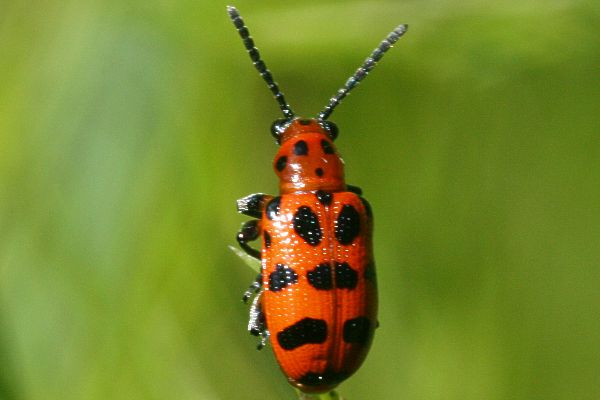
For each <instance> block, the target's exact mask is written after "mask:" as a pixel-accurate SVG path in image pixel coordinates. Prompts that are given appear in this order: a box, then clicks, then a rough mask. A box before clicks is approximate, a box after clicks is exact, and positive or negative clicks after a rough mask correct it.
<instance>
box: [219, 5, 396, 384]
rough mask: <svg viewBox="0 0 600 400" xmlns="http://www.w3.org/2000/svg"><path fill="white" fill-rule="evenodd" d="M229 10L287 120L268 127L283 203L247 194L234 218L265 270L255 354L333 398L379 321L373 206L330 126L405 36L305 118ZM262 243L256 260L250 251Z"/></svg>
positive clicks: (391, 38) (255, 309)
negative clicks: (348, 175)
mask: <svg viewBox="0 0 600 400" xmlns="http://www.w3.org/2000/svg"><path fill="white" fill-rule="evenodd" d="M227 10H228V13H229V16H230V18H231V20H232V21H233V23H234V25H235V27H236V29H237V31H238V32H239V34H240V36H241V37H242V40H243V42H244V46H245V47H246V50H247V51H248V53H249V54H250V58H251V59H252V61H253V62H254V66H255V67H256V69H257V70H258V72H259V73H260V75H261V76H262V77H263V79H264V80H265V81H266V82H267V85H268V86H269V89H270V90H271V92H273V94H274V96H275V99H276V100H277V102H278V103H279V106H280V108H281V111H282V112H283V115H284V118H283V119H278V120H276V121H275V122H274V123H273V126H272V134H273V136H274V137H275V139H276V140H277V143H278V144H279V145H280V148H279V151H278V152H277V155H276V156H275V161H274V168H275V172H276V174H277V176H278V177H279V190H280V195H279V196H277V197H274V196H269V195H265V194H262V193H258V194H251V195H249V196H246V197H244V198H242V199H240V200H238V203H237V206H238V211H239V212H240V213H243V214H246V215H249V216H251V217H254V218H256V219H253V220H251V221H248V222H246V223H244V224H243V226H242V228H241V230H240V231H239V233H238V235H237V240H238V242H239V244H240V246H241V247H242V249H243V250H244V251H245V252H246V253H247V254H249V255H251V256H253V257H255V258H257V259H259V260H261V264H262V268H261V269H262V272H261V274H259V276H258V277H257V279H256V281H255V282H254V283H253V284H252V285H251V286H250V288H249V289H248V290H247V291H246V293H245V294H244V301H246V302H247V301H248V300H250V299H251V298H252V297H253V296H254V299H253V301H252V307H251V309H250V321H249V323H248V329H249V331H250V332H251V333H252V334H253V335H256V336H259V337H260V338H261V339H260V344H259V346H258V348H259V349H260V348H262V347H263V346H264V345H265V343H266V341H267V340H268V339H270V342H271V345H272V347H273V350H274V352H275V356H276V358H277V361H278V362H279V365H280V367H281V369H282V370H283V372H284V374H285V375H286V376H287V378H288V380H289V382H290V383H291V384H292V385H294V386H295V387H297V388H299V389H300V390H302V391H304V392H307V393H320V392H325V391H329V390H331V389H333V388H334V387H336V386H337V385H338V384H339V383H340V382H342V381H343V380H345V379H346V378H348V377H349V376H350V375H352V374H353V373H354V372H355V371H356V370H357V369H358V367H359V366H360V365H361V364H362V362H363V360H364V359H365V357H366V355H367V352H368V350H369V347H370V345H371V341H372V339H373V333H374V330H375V328H376V326H377V324H378V322H377V283H376V278H375V263H374V260H373V248H372V242H371V238H372V230H373V216H372V213H371V207H370V206H369V203H368V202H367V201H366V200H365V199H364V198H363V197H361V194H362V192H361V190H360V189H359V188H358V187H355V186H351V185H347V184H346V183H345V181H344V163H343V161H342V159H341V157H340V155H339V154H338V152H337V150H336V148H335V146H334V144H333V141H334V140H335V138H336V136H337V127H336V126H335V124H333V123H332V122H330V121H327V118H328V117H329V115H330V114H331V113H332V111H333V109H334V108H335V107H336V106H337V105H338V104H339V103H340V101H341V100H342V99H343V98H344V97H345V96H346V95H347V94H348V92H349V91H350V90H352V88H354V87H355V86H356V85H357V84H358V83H359V82H360V81H361V80H362V79H363V78H364V77H365V76H366V75H367V74H368V73H369V71H370V70H371V69H372V68H373V67H374V66H375V64H376V63H377V61H379V60H380V59H381V57H382V56H383V54H384V53H385V52H386V51H387V50H389V48H390V47H391V46H392V45H393V44H394V43H395V42H396V41H397V40H398V39H399V38H400V36H402V35H403V34H404V32H405V31H406V28H407V27H406V25H400V26H398V27H397V28H396V29H394V30H393V31H392V32H391V33H390V34H389V35H388V36H387V37H386V38H385V39H384V40H383V41H382V42H381V44H380V45H379V46H378V47H377V48H376V49H375V50H374V51H373V53H372V54H371V55H370V57H369V58H367V59H366V61H365V62H364V63H363V64H362V65H361V67H360V68H359V69H358V70H357V71H356V73H355V74H354V75H353V76H352V77H351V78H350V79H349V80H348V81H347V82H346V84H345V86H344V87H343V88H342V89H340V90H339V91H338V93H337V94H336V95H335V96H334V97H333V98H331V100H330V102H329V104H328V105H327V106H326V107H325V109H324V110H323V111H321V113H319V115H318V116H317V117H316V118H312V119H303V118H298V117H296V116H295V114H294V113H293V111H292V109H291V108H290V106H289V105H288V104H287V102H286V100H285V98H284V96H283V93H282V92H281V91H280V90H279V87H278V86H277V84H276V83H275V81H274V80H273V77H272V75H271V72H270V71H269V70H268V69H267V67H266V65H265V63H264V62H263V61H262V60H261V58H260V54H259V52H258V49H257V48H256V47H255V46H254V41H253V40H252V38H251V37H250V33H249V32H248V28H246V26H245V24H244V21H243V20H242V18H241V17H240V15H239V13H238V11H237V10H236V9H235V8H234V7H231V6H230V7H228V8H227ZM259 237H262V249H261V250H260V251H259V250H256V249H254V248H252V247H251V246H250V245H249V244H248V242H251V241H253V240H256V239H258V238H259Z"/></svg>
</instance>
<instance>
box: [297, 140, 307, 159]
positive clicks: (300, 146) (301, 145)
mask: <svg viewBox="0 0 600 400" xmlns="http://www.w3.org/2000/svg"><path fill="white" fill-rule="evenodd" d="M294 154H295V155H297V156H306V155H308V145H307V144H306V142H305V141H304V140H298V141H297V142H296V143H294Z"/></svg>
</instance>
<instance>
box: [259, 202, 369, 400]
mask: <svg viewBox="0 0 600 400" xmlns="http://www.w3.org/2000/svg"><path fill="white" fill-rule="evenodd" d="M321 194H323V193H321ZM317 195H318V193H316V192H305V193H295V194H285V195H282V196H281V197H279V198H275V199H274V200H272V201H271V203H269V205H268V206H267V208H266V210H265V212H264V215H263V218H262V229H263V238H264V241H265V243H264V244H263V248H262V276H263V288H264V289H265V291H264V293H263V297H262V306H263V311H264V313H265V316H266V323H267V328H268V329H269V331H270V334H271V343H272V346H273V350H274V352H275V356H276V358H277V361H278V362H279V365H280V366H281V369H282V370H283V372H284V373H285V374H286V375H287V377H288V379H289V381H290V382H291V383H292V384H293V385H295V386H297V387H298V388H300V389H301V390H303V391H306V392H324V391H327V390H330V389H332V388H333V387H335V386H337V384H339V382H341V381H342V380H344V379H346V378H347V377H348V376H350V375H351V374H353V373H354V372H355V371H356V370H357V369H358V367H359V366H360V365H361V363H362V362H363V360H364V358H365V356H366V354H367V352H368V350H369V347H370V344H371V340H372V336H373V331H374V329H375V326H376V324H377V292H376V291H377V288H376V282H375V274H374V262H373V253H372V244H371V234H372V218H371V214H370V209H369V208H368V207H369V206H368V204H367V203H366V201H364V200H363V199H361V198H360V197H359V196H358V195H356V194H354V193H351V192H336V193H331V197H330V198H328V201H329V204H323V203H322V202H321V201H320V200H319V198H318V197H317ZM306 207H308V208H309V209H310V211H311V212H312V213H313V214H314V216H316V217H317V219H318V224H319V227H320V229H321V238H320V241H319V242H318V243H317V244H315V243H314V242H315V241H314V240H313V241H312V244H311V243H309V241H307V240H306V239H305V238H303V237H301V236H300V235H299V234H298V232H297V231H298V229H297V228H298V227H297V226H296V225H297V224H298V222H297V221H296V220H297V216H298V213H299V210H300V209H301V208H302V209H303V210H306ZM350 208H352V209H354V210H355V211H356V213H355V214H352V215H353V216H354V217H355V218H358V222H357V224H358V225H359V230H357V231H356V232H354V233H353V236H354V237H353V240H352V242H351V243H347V244H343V243H341V242H340V240H338V238H337V237H338V236H340V233H339V229H338V231H336V226H337V227H338V228H339V224H340V222H339V221H340V218H343V216H341V214H342V212H343V210H348V209H350ZM342 223H343V221H342ZM319 265H329V266H330V271H331V274H332V275H331V277H330V279H331V282H330V285H329V286H331V287H330V288H329V289H323V288H316V287H315V284H314V282H313V283H311V280H310V279H309V278H310V277H311V276H312V277H313V281H314V271H315V268H316V267H317V266H319ZM339 265H345V266H349V267H350V268H351V269H352V270H353V271H355V275H352V276H355V277H356V281H355V282H350V284H348V282H346V283H344V281H340V282H338V281H337V280H338V279H337V278H338V277H337V276H336V272H337V269H336V266H339ZM282 266H284V267H282ZM284 268H285V269H284ZM278 269H279V272H281V271H286V275H285V276H284V275H282V274H281V273H278ZM346 270H347V268H346ZM290 271H292V272H290ZM311 271H312V273H313V275H311ZM341 272H342V273H343V272H344V271H341ZM292 273H293V274H295V277H296V278H295V282H294V279H292V278H293V276H292V275H291V274H292ZM338 275H339V273H338ZM274 276H275V278H277V279H279V278H281V279H283V278H289V276H292V278H290V279H288V280H289V282H288V284H285V282H283V281H285V279H283V280H282V281H281V282H283V286H284V287H281V286H282V285H281V284H277V282H275V287H273V285H274V283H273V279H274V278H273V277H274ZM326 279H327V277H325V280H326ZM281 282H280V283H281ZM321 283H322V282H321ZM317 286H318V285H317ZM321 286H323V285H321ZM325 286H327V285H325ZM340 286H342V287H340ZM343 286H346V287H343ZM348 286H353V287H348ZM273 289H275V290H273ZM306 318H309V319H311V320H313V319H314V320H322V321H325V323H326V326H327V329H326V336H325V338H324V340H322V342H320V343H307V344H302V345H299V346H297V347H296V348H293V349H289V347H291V345H294V344H296V342H294V341H293V338H292V339H289V337H287V339H288V342H289V340H292V342H291V345H290V344H289V343H288V342H284V343H283V344H284V346H285V347H288V348H287V349H286V348H284V347H283V346H282V343H281V332H285V331H286V329H288V331H289V329H290V327H293V326H294V325H295V324H298V323H299V321H302V320H304V319H306ZM352 320H359V321H368V323H366V325H364V326H361V327H359V332H358V334H356V333H355V338H354V339H357V340H353V339H352V338H350V339H349V340H348V338H347V337H345V336H347V331H348V329H347V327H346V325H348V324H347V321H352ZM296 333H297V331H296ZM300 333H302V332H300ZM302 334H305V336H306V335H308V336H310V335H312V334H314V332H313V331H311V329H308V331H307V332H304V333H302ZM356 335H358V336H359V337H356ZM350 336H352V333H350ZM317 339H318V340H321V339H323V336H321V337H317ZM295 340H298V341H300V342H302V341H303V340H305V339H302V338H296V339H295ZM349 341H350V342H349Z"/></svg>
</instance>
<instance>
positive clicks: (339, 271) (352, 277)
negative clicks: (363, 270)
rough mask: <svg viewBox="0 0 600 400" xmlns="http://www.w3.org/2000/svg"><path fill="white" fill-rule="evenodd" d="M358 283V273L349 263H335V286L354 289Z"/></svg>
mask: <svg viewBox="0 0 600 400" xmlns="http://www.w3.org/2000/svg"><path fill="white" fill-rule="evenodd" d="M357 283H358V273H357V272H356V271H355V270H353V269H352V268H351V267H350V265H348V263H345V262H344V263H337V262H336V263H335V287H337V288H339V289H354V288H355V287H356V284H357Z"/></svg>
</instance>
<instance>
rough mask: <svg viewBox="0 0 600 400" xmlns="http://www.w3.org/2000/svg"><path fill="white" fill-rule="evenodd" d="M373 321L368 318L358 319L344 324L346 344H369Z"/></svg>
mask: <svg viewBox="0 0 600 400" xmlns="http://www.w3.org/2000/svg"><path fill="white" fill-rule="evenodd" d="M370 333H371V320H369V318H367V317H357V318H353V319H349V320H347V321H346V322H344V334H343V337H344V342H346V343H357V344H367V343H368V342H369V339H370V336H371V335H370Z"/></svg>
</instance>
